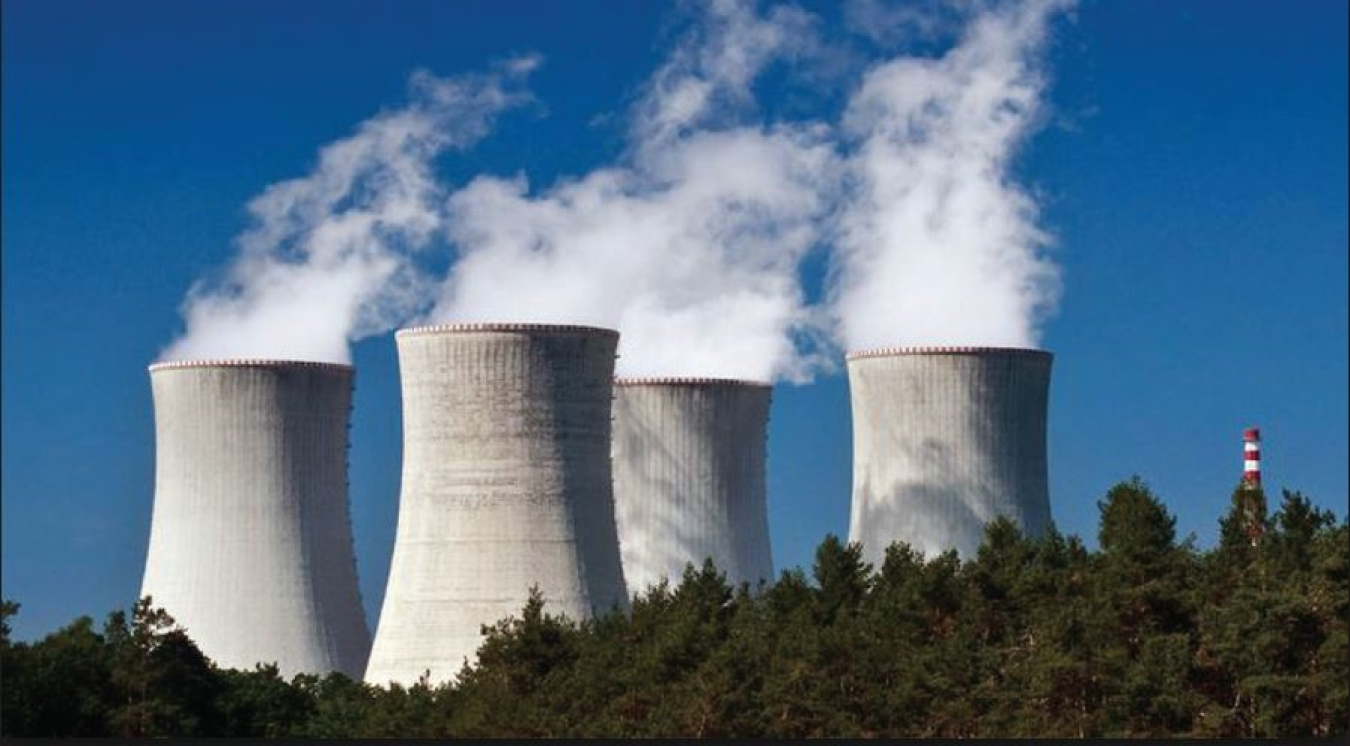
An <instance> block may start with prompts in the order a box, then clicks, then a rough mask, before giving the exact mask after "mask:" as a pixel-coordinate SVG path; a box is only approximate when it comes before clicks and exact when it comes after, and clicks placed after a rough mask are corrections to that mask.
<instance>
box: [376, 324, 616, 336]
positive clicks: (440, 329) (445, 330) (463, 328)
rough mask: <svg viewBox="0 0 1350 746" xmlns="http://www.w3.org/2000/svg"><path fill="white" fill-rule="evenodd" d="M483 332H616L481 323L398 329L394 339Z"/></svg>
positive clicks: (611, 333)
mask: <svg viewBox="0 0 1350 746" xmlns="http://www.w3.org/2000/svg"><path fill="white" fill-rule="evenodd" d="M484 332H528V333H532V334H534V333H537V334H591V335H595V336H600V337H617V336H619V332H618V330H615V329H605V328H603V327H599V326H582V325H578V324H533V323H510V322H502V323H498V322H483V323H462V324H427V325H425V326H410V327H407V328H405V329H399V330H398V331H397V332H395V333H394V336H395V337H413V336H421V335H427V334H472V333H484Z"/></svg>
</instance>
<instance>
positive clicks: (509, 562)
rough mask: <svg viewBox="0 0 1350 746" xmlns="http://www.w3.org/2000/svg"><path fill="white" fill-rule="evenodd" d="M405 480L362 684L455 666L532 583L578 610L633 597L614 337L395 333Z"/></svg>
mask: <svg viewBox="0 0 1350 746" xmlns="http://www.w3.org/2000/svg"><path fill="white" fill-rule="evenodd" d="M396 337H397V341H398V356H399V368H400V376H401V378H402V385H403V486H402V494H401V496H400V498H399V514H398V533H397V537H396V539H395V541H394V556H393V561H392V563H391V565H390V568H389V584H388V587H387V590H386V592H385V597H384V607H383V609H382V611H381V612H380V623H379V627H378V629H377V631H376V634H375V644H374V647H373V649H372V651H371V656H370V665H369V667H368V668H367V670H366V680H367V681H370V682H372V683H375V684H385V683H388V682H391V681H393V682H399V683H402V684H411V683H414V682H416V681H417V680H418V678H419V677H420V676H421V675H422V674H423V673H424V672H427V671H429V672H430V678H431V680H432V681H433V682H442V681H446V680H448V679H450V678H452V677H453V676H454V675H455V674H457V673H459V670H460V668H461V667H462V666H463V664H464V663H465V661H467V660H472V659H473V658H474V656H475V654H476V652H477V649H478V646H479V645H480V644H481V643H482V640H483V638H482V635H481V633H480V627H481V625H485V624H492V623H494V622H496V621H498V620H500V619H503V618H505V617H507V616H510V615H517V616H518V615H519V614H520V611H521V609H522V608H523V607H524V605H525V602H526V600H527V599H528V596H529V590H530V587H531V586H538V588H539V590H540V592H541V593H542V594H543V596H544V598H545V601H546V606H547V608H548V610H549V611H550V612H551V613H565V614H567V615H568V616H570V617H571V618H573V619H581V618H585V617H588V616H590V615H591V614H592V613H593V612H595V611H603V610H607V609H609V608H611V607H612V606H614V605H616V604H617V605H619V606H624V605H626V602H627V594H626V592H625V588H624V582H623V571H622V568H621V566H620V563H619V546H618V536H617V533H616V530H615V526H614V497H613V494H614V493H613V485H612V483H611V471H610V454H609V444H610V411H611V404H612V396H613V376H614V353H615V347H616V345H617V344H618V333H617V332H614V331H611V330H608V329H594V328H590V327H578V326H549V325H538V324H455V325H441V326H428V327H418V328H413V329H404V330H401V331H399V332H398V334H397V335H396Z"/></svg>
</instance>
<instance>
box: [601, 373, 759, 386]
mask: <svg viewBox="0 0 1350 746" xmlns="http://www.w3.org/2000/svg"><path fill="white" fill-rule="evenodd" d="M614 385H615V386H750V387H753V388H764V389H768V388H773V384H772V383H769V382H768V381H756V380H752V379H749V378H705V377H701V376H656V377H641V376H638V377H633V378H615V379H614Z"/></svg>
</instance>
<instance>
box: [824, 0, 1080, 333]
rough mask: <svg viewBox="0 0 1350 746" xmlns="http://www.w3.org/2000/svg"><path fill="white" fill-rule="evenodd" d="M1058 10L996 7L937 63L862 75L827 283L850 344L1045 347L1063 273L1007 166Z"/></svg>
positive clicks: (1032, 119)
mask: <svg viewBox="0 0 1350 746" xmlns="http://www.w3.org/2000/svg"><path fill="white" fill-rule="evenodd" d="M1061 7H1063V4H1061V3H1054V2H1030V3H1024V4H1017V5H1013V4H1005V5H1001V6H998V7H996V8H995V9H994V10H989V11H985V12H982V13H979V14H977V15H975V16H973V17H972V18H971V20H970V22H969V24H968V25H967V27H966V29H965V32H964V35H963V36H962V38H961V40H960V42H959V43H958V44H957V45H956V46H955V47H953V48H951V49H950V50H949V51H947V52H946V53H945V54H944V55H942V56H941V57H940V58H936V59H930V58H922V57H899V58H895V59H892V60H889V61H887V62H884V63H882V64H879V65H876V66H875V67H873V68H871V69H870V70H868V71H867V73H866V74H865V76H864V78H863V81H862V84H861V86H860V87H859V88H858V90H857V91H856V92H855V94H854V95H853V97H852V98H851V100H850V102H849V106H848V111H847V112H846V114H845V117H844V122H843V126H844V130H845V136H846V137H847V138H848V141H849V144H850V147H851V148H852V153H851V155H850V157H849V159H848V170H849V176H850V179H851V183H852V191H851V193H850V194H848V195H846V197H845V200H844V205H843V207H842V210H841V213H840V219H839V223H838V233H837V237H836V245H835V252H834V256H833V275H832V281H831V286H830V310H831V315H832V317H833V319H834V322H835V324H836V325H837V326H836V330H837V335H838V338H839V340H840V342H841V343H842V344H843V345H844V346H846V347H849V348H854V349H856V348H866V347H875V346H887V345H1003V346H1034V345H1036V344H1037V343H1038V341H1039V340H1038V324H1039V322H1040V321H1041V319H1043V318H1044V317H1045V315H1046V314H1048V313H1049V312H1050V311H1051V310H1053V307H1054V304H1055V301H1056V299H1057V297H1058V290H1059V273H1058V268H1057V267H1056V265H1055V264H1054V263H1053V262H1052V261H1050V259H1049V258H1048V257H1047V256H1046V254H1045V250H1046V249H1047V248H1048V246H1049V245H1050V243H1051V237H1050V236H1049V234H1047V233H1046V232H1045V231H1044V230H1042V229H1041V228H1040V227H1039V225H1038V219H1039V210H1038V206H1037V204H1036V202H1035V200H1034V199H1032V197H1031V196H1030V195H1029V194H1028V193H1027V191H1026V190H1025V189H1024V188H1023V187H1022V186H1021V185H1020V184H1018V183H1017V182H1016V181H1015V180H1014V178H1013V175H1012V173H1011V169H1010V165H1011V161H1012V158H1013V156H1014V155H1015V154H1016V153H1017V151H1018V148H1019V146H1021V145H1022V144H1023V142H1024V141H1025V139H1026V138H1027V137H1028V136H1029V135H1030V134H1031V133H1032V132H1033V131H1034V130H1035V129H1036V128H1037V126H1038V125H1039V122H1040V113H1041V109H1042V99H1043V94H1044V89H1045V85H1046V80H1045V76H1044V74H1043V73H1042V71H1041V69H1040V64H1039V62H1040V60H1039V57H1040V53H1041V51H1042V47H1043V45H1044V41H1045V37H1046V33H1047V23H1048V21H1049V19H1050V17H1051V16H1052V14H1053V13H1054V12H1055V11H1056V10H1058V9H1059V8H1061Z"/></svg>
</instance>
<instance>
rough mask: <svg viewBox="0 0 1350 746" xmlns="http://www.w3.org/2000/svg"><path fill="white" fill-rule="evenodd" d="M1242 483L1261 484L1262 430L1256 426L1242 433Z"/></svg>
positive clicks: (1254, 485)
mask: <svg viewBox="0 0 1350 746" xmlns="http://www.w3.org/2000/svg"><path fill="white" fill-rule="evenodd" d="M1242 483H1243V484H1247V485H1251V486H1252V487H1260V486H1261V431H1260V430H1259V429H1257V428H1254V427H1249V428H1247V429H1246V430H1245V431H1243V433H1242Z"/></svg>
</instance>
